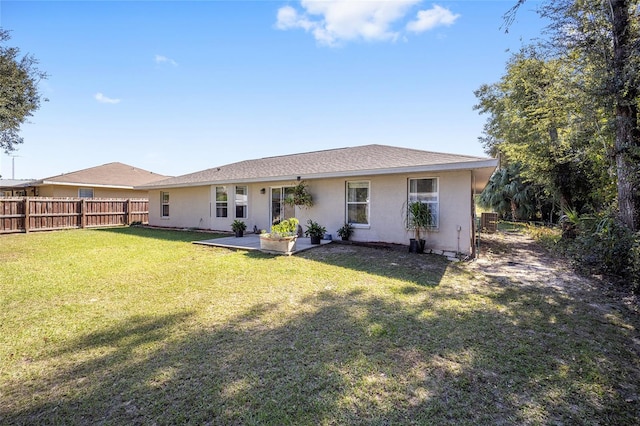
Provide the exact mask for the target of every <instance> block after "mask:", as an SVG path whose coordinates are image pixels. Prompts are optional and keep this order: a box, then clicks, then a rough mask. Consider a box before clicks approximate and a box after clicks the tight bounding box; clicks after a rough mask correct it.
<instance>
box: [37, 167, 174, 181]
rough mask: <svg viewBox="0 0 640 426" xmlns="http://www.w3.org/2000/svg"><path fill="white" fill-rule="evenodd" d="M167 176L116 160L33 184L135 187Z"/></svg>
mask: <svg viewBox="0 0 640 426" xmlns="http://www.w3.org/2000/svg"><path fill="white" fill-rule="evenodd" d="M167 178H168V176H164V175H159V174H157V173H153V172H150V171H148V170H143V169H140V168H137V167H133V166H129V165H127V164H123V163H117V162H116V163H108V164H103V165H101V166H96V167H91V168H88V169H83V170H78V171H75V172H71V173H64V174H61V175H57V176H52V177H48V178H45V179H41V180H38V181H35V182H33V184H35V185H49V184H52V185H56V184H59V185H99V186H113V187H134V186H139V185H146V184H150V183H152V182H156V181H159V180H164V179H167Z"/></svg>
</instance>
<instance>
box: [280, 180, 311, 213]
mask: <svg viewBox="0 0 640 426" xmlns="http://www.w3.org/2000/svg"><path fill="white" fill-rule="evenodd" d="M284 203H285V204H287V205H289V206H299V207H311V206H313V198H312V197H311V194H310V193H309V185H307V183H306V182H305V181H303V180H301V181H300V182H298V184H297V185H296V186H294V187H293V192H291V193H290V194H288V196H287V197H286V198H285V199H284Z"/></svg>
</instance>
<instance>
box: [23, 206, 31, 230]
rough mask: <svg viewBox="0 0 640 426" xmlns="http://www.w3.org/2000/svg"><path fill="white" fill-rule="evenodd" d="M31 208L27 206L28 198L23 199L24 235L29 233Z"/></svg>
mask: <svg viewBox="0 0 640 426" xmlns="http://www.w3.org/2000/svg"><path fill="white" fill-rule="evenodd" d="M30 209H31V206H30V205H29V197H24V232H25V234H26V233H28V232H29V210H30Z"/></svg>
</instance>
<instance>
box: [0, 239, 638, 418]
mask: <svg viewBox="0 0 640 426" xmlns="http://www.w3.org/2000/svg"><path fill="white" fill-rule="evenodd" d="M207 238H211V236H210V235H209V234H200V233H186V232H173V231H160V230H150V229H143V228H118V229H110V230H78V231H62V232H51V233H32V234H14V235H4V236H0V424H43V423H45V424H181V423H182V424H183V423H191V424H224V425H228V424H273V425H283V424H296V425H299V424H303V425H304V424H308V425H316V424H340V425H346V424H381V425H382V424H385V425H386V424H412V423H413V424H455V425H460V424H469V425H477V424H616V425H623V424H634V423H635V422H637V419H638V416H640V409H639V406H640V400H639V398H638V397H639V395H638V393H639V388H638V386H639V385H638V384H639V383H640V372H639V369H640V364H639V361H638V350H639V349H640V343H638V342H640V339H639V334H638V326H639V323H640V321H639V320H638V318H637V315H635V314H632V313H630V312H629V311H625V310H624V309H623V308H619V307H616V306H613V309H607V310H606V314H605V313H603V311H602V310H601V309H598V308H597V307H594V303H593V301H592V300H582V299H578V298H572V297H570V296H567V295H566V294H562V293H560V292H557V291H554V290H553V289H552V288H531V287H522V286H518V285H517V283H516V282H512V283H508V282H507V283H505V282H504V280H494V279H492V278H490V277H489V276H483V275H480V274H478V273H477V272H472V271H471V269H469V268H468V267H466V266H465V265H464V264H462V265H454V264H449V263H447V262H445V261H443V259H442V258H441V257H438V256H428V255H424V256H419V255H409V254H408V253H405V251H400V250H394V249H385V248H366V247H356V246H350V245H337V244H331V245H329V246H327V247H322V248H318V249H314V250H311V251H308V252H305V253H303V254H300V255H296V256H291V257H285V256H270V255H265V254H261V253H254V252H251V253H248V252H243V251H230V250H226V249H219V248H212V247H205V246H199V245H193V244H191V243H190V242H191V241H193V240H196V239H207ZM594 297H595V296H594ZM602 303H605V302H603V301H602V300H599V301H598V306H600V305H601V304H602ZM606 303H608V302H606ZM611 303H614V302H611ZM634 339H635V340H634ZM634 342H635V343H634Z"/></svg>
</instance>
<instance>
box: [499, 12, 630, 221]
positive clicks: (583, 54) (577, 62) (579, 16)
mask: <svg viewBox="0 0 640 426" xmlns="http://www.w3.org/2000/svg"><path fill="white" fill-rule="evenodd" d="M525 1H526V0H518V1H517V2H516V4H515V6H514V7H513V9H512V10H511V11H510V13H509V14H507V26H508V25H509V22H510V20H512V19H513V17H514V16H515V13H516V11H517V10H518V8H519V7H520V6H521V5H522V4H524V3H525ZM639 6H640V4H639V1H638V0H553V1H546V2H545V3H544V4H543V5H542V6H541V7H540V9H539V11H540V13H541V15H542V16H543V17H545V18H548V19H549V20H550V22H551V24H550V25H549V27H548V35H549V37H550V38H549V43H547V44H546V45H544V49H545V51H546V52H547V53H548V54H550V55H553V56H554V57H555V58H562V59H566V60H568V59H571V60H572V63H573V68H574V78H575V80H576V82H577V83H579V84H578V85H577V87H580V88H581V89H582V90H583V92H582V93H583V95H584V98H586V99H589V98H590V99H592V100H593V101H594V103H595V104H596V105H598V107H604V108H605V110H604V113H605V115H606V118H605V120H606V124H607V125H608V127H609V128H610V129H611V131H612V133H613V139H612V143H611V144H610V145H609V146H607V149H608V151H607V153H606V154H605V155H609V156H610V157H611V159H612V164H613V170H614V172H615V179H616V189H617V191H616V192H617V206H618V211H619V216H620V219H621V220H622V222H623V223H624V224H625V225H626V226H627V227H629V229H631V230H634V231H635V230H639V229H640V123H639V122H638V102H639V95H640V87H639V84H640V49H639V48H638V46H640V11H639Z"/></svg>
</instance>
